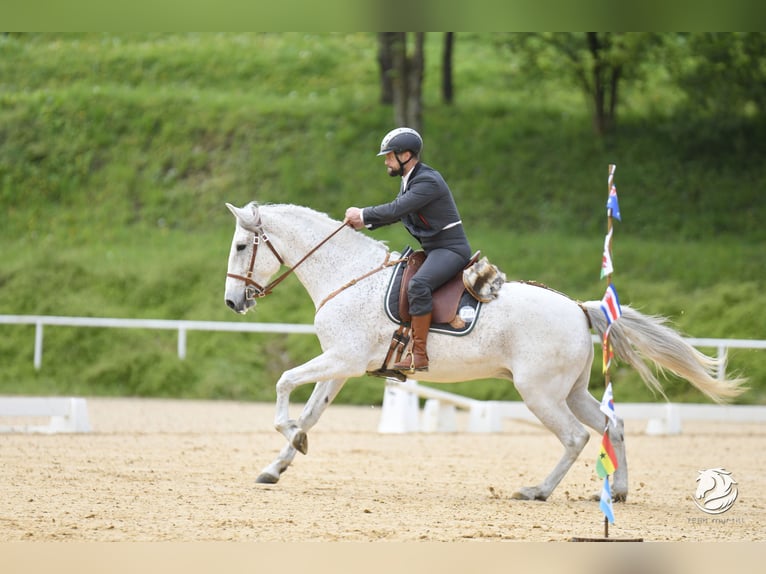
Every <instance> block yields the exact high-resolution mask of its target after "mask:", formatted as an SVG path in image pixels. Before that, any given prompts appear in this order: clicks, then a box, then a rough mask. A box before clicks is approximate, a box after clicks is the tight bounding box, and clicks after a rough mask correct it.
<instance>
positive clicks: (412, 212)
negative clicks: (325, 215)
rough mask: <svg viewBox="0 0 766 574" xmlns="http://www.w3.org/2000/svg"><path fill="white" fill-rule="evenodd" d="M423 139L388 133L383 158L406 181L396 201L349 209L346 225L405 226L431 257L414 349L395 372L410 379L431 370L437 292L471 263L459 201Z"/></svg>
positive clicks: (415, 288) (414, 309)
mask: <svg viewBox="0 0 766 574" xmlns="http://www.w3.org/2000/svg"><path fill="white" fill-rule="evenodd" d="M422 149H423V139H422V138H421V137H420V134H419V133H418V132H416V131H415V130H413V129H410V128H406V127H404V128H397V129H395V130H392V131H390V132H388V133H387V134H386V135H385V137H384V138H383V141H382V142H381V144H380V152H379V153H378V156H385V165H386V169H387V171H388V175H390V176H391V177H396V176H401V179H402V182H401V186H400V188H399V193H398V195H397V196H396V198H395V199H394V200H393V201H391V202H389V203H383V204H380V205H375V206H372V207H365V208H358V207H349V208H348V209H347V210H346V218H345V221H346V223H348V224H349V225H351V226H352V227H353V228H354V229H361V228H362V227H366V228H367V229H371V230H372V229H377V228H378V227H382V226H384V225H390V224H392V223H395V222H396V221H401V222H402V223H403V224H404V227H405V228H406V229H407V231H408V232H409V233H410V234H411V235H412V236H413V237H414V238H415V239H417V240H418V242H419V243H420V245H421V247H422V248H423V250H424V251H425V253H426V255H427V257H426V260H425V262H424V263H423V265H422V266H421V267H420V269H419V270H418V271H417V273H416V274H415V275H414V276H413V277H412V280H411V281H410V284H409V287H408V289H407V299H408V301H409V306H410V314H411V315H412V341H413V344H412V350H411V352H410V353H407V355H405V356H404V357H402V360H401V361H400V362H398V363H395V364H394V365H393V369H395V370H399V371H401V372H403V373H406V374H411V373H414V372H415V371H427V370H428V353H427V350H426V343H427V340H428V330H429V328H430V326H431V313H432V309H433V299H432V293H433V292H434V291H435V290H436V289H437V288H438V287H440V286H441V285H443V284H444V283H446V282H447V281H448V280H449V279H452V278H453V277H454V276H455V274H457V273H458V272H459V271H460V270H461V269H463V268H464V267H465V266H466V264H467V263H468V261H469V259H470V258H471V247H470V245H469V244H468V239H467V238H466V235H465V231H464V229H463V223H462V221H461V219H460V213H459V212H458V209H457V205H456V204H455V199H454V197H453V196H452V192H451V191H450V189H449V187H448V186H447V183H446V182H445V181H444V178H443V177H442V176H441V174H440V173H439V172H438V171H436V170H435V169H433V168H432V167H430V166H428V165H426V164H425V163H422V162H421V161H420V153H421V151H422Z"/></svg>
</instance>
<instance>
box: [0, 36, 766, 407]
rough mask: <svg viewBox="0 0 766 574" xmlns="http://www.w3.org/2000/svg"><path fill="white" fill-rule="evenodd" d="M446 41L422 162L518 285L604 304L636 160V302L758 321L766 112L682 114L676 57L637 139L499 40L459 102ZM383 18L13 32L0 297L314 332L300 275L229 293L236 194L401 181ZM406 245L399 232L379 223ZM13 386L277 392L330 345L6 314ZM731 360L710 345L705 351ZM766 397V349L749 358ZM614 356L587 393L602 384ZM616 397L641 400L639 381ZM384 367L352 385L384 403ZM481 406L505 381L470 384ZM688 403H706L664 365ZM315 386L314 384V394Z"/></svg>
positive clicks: (160, 392)
mask: <svg viewBox="0 0 766 574" xmlns="http://www.w3.org/2000/svg"><path fill="white" fill-rule="evenodd" d="M438 39H439V38H438V36H437V35H435V34H432V35H429V43H428V45H427V54H426V57H427V71H426V82H425V86H424V102H425V114H424V118H425V126H424V130H423V131H424V136H425V139H426V146H425V158H424V159H425V161H426V162H427V163H430V164H432V165H434V166H435V167H437V168H438V169H439V170H440V171H441V172H442V173H443V174H444V175H445V177H446V179H447V181H448V182H449V183H450V186H451V187H452V189H453V191H454V193H455V195H456V196H457V198H458V202H459V205H460V207H461V212H462V216H463V220H464V221H465V224H466V227H467V229H468V232H469V235H470V239H471V242H472V245H473V247H474V249H481V250H482V251H483V252H484V254H486V255H488V256H489V257H490V259H491V260H492V261H493V262H495V263H497V264H498V265H500V267H501V268H502V269H503V270H504V271H505V272H506V274H507V275H508V277H509V278H512V279H534V280H538V281H542V282H544V283H546V284H548V285H550V286H551V287H554V288H556V289H558V290H560V291H563V292H565V293H567V294H569V295H570V296H572V297H575V298H578V299H598V298H600V297H601V295H602V293H603V289H604V284H603V281H600V280H599V276H598V273H599V266H600V257H601V249H602V244H603V236H604V232H605V225H606V222H605V219H606V218H605V208H604V205H605V201H606V175H607V166H608V164H609V163H616V164H617V173H616V183H617V187H618V190H619V193H620V206H621V209H622V213H623V220H624V221H623V222H621V223H617V224H616V225H617V229H616V234H615V240H614V257H615V265H616V272H615V284H616V285H617V288H618V290H619V292H620V297H621V300H622V301H623V302H624V303H631V304H632V305H634V306H635V307H638V308H639V309H641V310H642V311H645V312H649V313H659V314H663V315H667V316H670V317H671V318H672V320H673V321H674V324H675V325H676V326H677V327H678V328H679V329H680V330H682V331H683V332H685V333H687V334H689V335H691V336H697V337H724V338H757V339H760V338H764V335H766V319H764V313H763V308H764V303H766V297H765V296H764V295H763V293H764V283H765V281H764V277H765V274H764V269H766V252H765V251H764V249H763V244H764V241H766V231H764V227H763V225H762V221H763V220H764V218H765V216H766V202H764V201H763V200H762V198H761V194H762V190H763V189H764V184H766V169H764V167H763V165H762V161H761V158H762V157H763V155H764V152H765V151H766V150H764V146H766V144H764V142H766V138H765V137H764V135H765V134H764V126H762V125H760V124H758V123H753V122H749V123H747V122H742V123H730V124H724V125H722V124H720V123H718V124H711V123H706V122H703V121H702V120H699V119H695V118H691V117H689V116H688V115H687V114H685V113H684V112H683V110H682V109H681V108H679V101H678V99H677V96H676V95H675V93H674V92H673V90H671V89H669V88H668V86H667V82H666V78H665V77H664V76H663V75H662V74H661V73H660V71H658V72H657V75H656V76H655V77H650V78H649V79H648V80H647V83H645V84H642V85H640V86H639V85H633V86H631V85H629V84H626V86H625V92H624V93H625V102H626V104H625V108H624V113H623V114H622V115H621V117H620V128H619V131H618V132H617V133H616V134H615V135H613V136H610V137H608V138H605V139H598V138H595V137H594V136H593V134H592V131H591V128H590V118H589V117H588V114H587V109H586V106H585V104H584V102H583V100H582V98H581V96H580V95H579V93H578V92H577V91H576V90H572V89H571V87H569V86H565V85H561V84H560V83H558V82H557V80H556V79H555V78H549V79H546V80H543V81H537V80H535V81H533V80H531V79H525V78H523V77H519V76H518V72H517V70H516V68H515V67H514V62H513V58H512V57H511V56H509V55H508V54H507V53H502V52H499V51H497V50H496V49H495V47H494V44H493V41H492V38H491V37H490V36H487V35H481V34H478V35H460V34H459V35H458V44H457V53H456V61H455V80H456V91H457V100H456V103H455V104H454V105H452V106H447V105H444V104H443V103H441V101H440V98H439V93H438V84H439V70H438V61H439V45H438ZM375 57H376V44H375V37H374V35H372V34H350V35H348V34H332V35H307V34H297V33H296V34H180V35H179V34H173V35H165V34H141V35H139V34H130V35H112V34H83V35H50V34H43V35H23V36H18V35H9V36H2V37H0V205H2V207H3V216H4V217H3V223H2V226H0V245H2V253H3V264H2V266H0V313H2V314H42V315H71V316H79V315H85V316H98V317H144V318H166V319H200V320H221V321H224V320H225V321H253V320H256V321H274V322H277V321H278V322H297V323H310V322H311V320H312V307H311V303H310V301H309V299H308V296H307V295H306V294H305V293H304V292H303V291H302V288H301V287H300V285H299V284H297V282H296V281H294V280H293V279H291V280H288V281H287V282H286V283H285V284H284V285H282V286H280V288H279V290H278V292H277V293H276V294H275V295H273V296H272V297H269V298H267V299H266V300H263V301H262V302H261V303H260V304H259V305H258V309H257V311H256V313H255V314H254V315H248V316H246V317H237V316H235V315H233V314H232V313H231V312H230V311H229V310H228V309H227V308H226V307H225V306H224V305H223V301H222V299H223V297H222V295H223V283H224V277H225V272H226V256H227V253H228V248H229V243H230V240H231V232H232V230H233V220H232V219H231V216H230V214H229V213H228V211H227V210H226V209H225V208H224V206H223V203H224V202H225V201H229V202H232V203H235V204H239V205H241V204H244V203H246V202H248V201H250V200H252V199H256V200H258V201H261V202H290V203H298V204H303V205H308V206H310V207H313V208H315V209H318V210H320V211H325V212H327V213H329V214H330V215H332V216H334V217H336V218H340V217H342V214H343V212H344V210H345V208H346V207H347V206H348V205H352V204H353V205H369V204H373V203H379V202H382V201H385V200H387V199H388V198H390V197H392V195H393V194H394V193H395V185H394V182H393V181H391V180H390V179H389V178H388V177H387V176H385V173H384V171H383V166H382V162H381V161H380V158H376V157H375V152H376V149H377V146H378V143H379V140H380V137H381V136H382V134H383V133H385V132H386V131H387V130H388V129H390V127H392V126H391V118H392V112H391V109H390V108H387V107H384V106H380V105H379V104H378V101H377V100H378V95H379V94H378V84H377V82H378V79H377V64H376V60H375ZM374 236H375V237H376V238H379V239H385V240H387V241H389V243H390V245H391V247H392V248H396V249H399V248H401V247H402V246H404V245H405V244H408V243H411V239H410V238H409V236H407V235H406V233H405V232H404V231H403V230H402V229H401V228H399V227H396V226H395V227H391V228H387V229H384V230H380V231H378V232H375V234H374ZM0 330H1V331H2V337H0V364H2V365H3V368H2V369H0V392H1V393H12V394H20V393H24V394H68V393H78V394H86V395H131V396H133V395H138V396H184V397H195V398H207V397H213V398H235V399H245V400H272V399H273V396H274V382H275V381H276V379H277V378H278V376H279V374H280V373H281V372H282V371H283V370H285V369H286V368H289V367H290V366H293V365H295V364H298V363H300V362H302V361H305V360H307V359H308V358H310V357H311V356H313V355H315V354H317V353H318V352H319V348H318V344H317V342H316V341H315V340H314V339H313V337H309V336H302V335H292V336H287V335H258V334H234V333H199V332H193V333H190V334H189V340H188V358H187V359H186V360H185V361H180V360H178V358H177V356H176V339H175V334H174V333H173V332H152V331H141V330H119V329H74V328H66V327H48V328H46V332H45V353H44V360H43V368H42V369H41V370H40V371H35V370H34V368H33V366H32V342H33V337H34V334H33V328H31V327H15V326H2V327H0ZM708 351H712V350H708ZM730 368H731V369H732V370H734V371H738V372H741V373H743V374H745V375H747V376H749V377H750V378H751V381H752V383H751V384H752V386H753V387H754V388H753V390H751V391H750V392H748V393H747V394H746V395H745V396H743V397H742V398H741V402H749V403H762V402H764V400H766V397H765V396H764V390H763V389H764V388H766V386H765V385H764V383H763V381H764V380H766V354H764V353H763V352H762V351H733V352H732V353H731V356H730ZM599 371H600V366H599V365H594V373H593V377H592V386H593V388H594V389H598V388H599V385H603V378H602V376H601V373H600V372H599ZM614 379H615V382H616V384H618V385H619V387H618V388H619V390H618V391H617V396H618V397H619V399H620V400H626V399H628V398H629V399H630V400H647V399H650V398H651V395H650V394H649V392H648V391H647V390H646V389H645V388H644V387H643V385H641V383H639V382H638V379H637V376H636V375H635V373H633V372H631V371H628V370H626V369H622V368H618V369H617V371H616V372H615V374H614ZM382 385H383V383H382V381H380V380H372V379H368V378H361V379H358V380H354V381H351V382H349V384H348V385H347V386H346V388H344V390H343V392H342V393H341V395H340V397H339V401H341V402H355V403H374V402H379V401H380V399H381V397H382ZM453 388H454V390H457V391H459V392H462V393H464V394H469V395H471V396H476V397H478V398H497V399H507V398H515V393H514V391H513V389H512V386H511V385H508V384H503V383H498V382H496V381H481V382H473V383H460V384H458V385H456V386H455V387H453ZM669 389H670V396H671V397H672V398H673V399H675V400H693V401H699V400H702V397H701V395H700V394H699V393H696V392H695V391H689V390H688V385H686V384H685V383H681V382H678V381H673V380H671V381H670V382H669ZM308 390H309V389H302V390H301V391H300V392H299V393H297V395H296V400H300V399H301V398H303V397H305V396H306V394H307V392H308Z"/></svg>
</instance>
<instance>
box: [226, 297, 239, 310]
mask: <svg viewBox="0 0 766 574" xmlns="http://www.w3.org/2000/svg"><path fill="white" fill-rule="evenodd" d="M226 305H228V307H229V309H232V310H234V311H236V310H237V308H236V305H234V301H232V300H231V299H226Z"/></svg>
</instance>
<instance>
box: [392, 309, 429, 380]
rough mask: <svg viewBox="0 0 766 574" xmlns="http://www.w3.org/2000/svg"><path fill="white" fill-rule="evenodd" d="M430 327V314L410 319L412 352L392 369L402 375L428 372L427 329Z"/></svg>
mask: <svg viewBox="0 0 766 574" xmlns="http://www.w3.org/2000/svg"><path fill="white" fill-rule="evenodd" d="M430 327H431V313H428V314H426V315H418V316H413V317H412V350H411V351H410V352H409V353H407V354H406V355H405V356H404V359H402V361H400V362H399V363H394V365H393V367H392V368H393V369H394V370H396V371H401V372H403V373H409V374H411V373H414V372H415V371H427V370H428V353H427V352H426V342H427V341H428V329H429V328H430Z"/></svg>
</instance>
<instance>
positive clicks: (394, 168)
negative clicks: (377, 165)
mask: <svg viewBox="0 0 766 574" xmlns="http://www.w3.org/2000/svg"><path fill="white" fill-rule="evenodd" d="M385 157H386V171H388V175H390V176H391V177H396V176H397V175H403V172H402V166H401V165H399V161H398V160H397V159H396V154H395V153H394V152H392V151H390V152H388V153H387V154H386V156H385ZM405 158H406V159H405ZM411 158H412V154H411V153H410V152H408V151H406V152H404V153H401V154H400V155H399V159H401V160H402V161H403V162H404V163H407V162H409V161H410V159H411Z"/></svg>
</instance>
